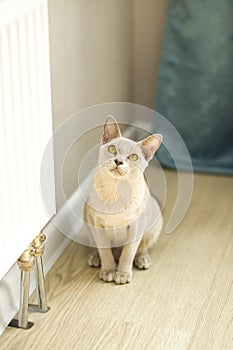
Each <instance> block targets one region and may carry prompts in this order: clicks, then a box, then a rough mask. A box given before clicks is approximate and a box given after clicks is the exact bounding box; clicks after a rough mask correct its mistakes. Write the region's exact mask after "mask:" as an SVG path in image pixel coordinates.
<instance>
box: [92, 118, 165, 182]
mask: <svg viewBox="0 0 233 350" xmlns="http://www.w3.org/2000/svg"><path fill="white" fill-rule="evenodd" d="M162 139H163V138H162V135H160V134H154V135H151V136H149V137H147V138H146V139H144V140H142V141H139V142H136V141H133V140H130V139H128V138H125V137H123V136H122V135H121V131H120V129H119V126H118V124H117V121H116V120H115V118H113V117H112V116H108V117H107V118H106V120H105V124H104V133H103V136H102V145H101V146H100V150H99V167H100V168H101V169H102V171H103V172H104V173H105V174H108V175H109V176H111V177H113V178H116V179H117V178H119V179H122V178H124V177H127V176H129V175H130V176H137V175H138V174H140V173H142V172H144V170H145V168H146V167H147V165H148V163H149V161H150V160H151V159H152V157H153V156H154V154H155V152H156V151H157V149H158V148H159V146H160V144H161V142H162Z"/></svg>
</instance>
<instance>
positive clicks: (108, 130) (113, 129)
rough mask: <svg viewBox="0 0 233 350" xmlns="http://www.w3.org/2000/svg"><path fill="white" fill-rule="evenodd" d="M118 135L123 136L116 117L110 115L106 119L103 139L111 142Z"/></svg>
mask: <svg viewBox="0 0 233 350" xmlns="http://www.w3.org/2000/svg"><path fill="white" fill-rule="evenodd" d="M117 137H121V131H120V129H119V126H118V124H117V121H116V119H115V118H114V117H112V116H111V115H109V116H108V117H107V118H106V119H105V124H104V133H103V136H102V139H101V140H102V143H106V142H109V141H111V140H112V139H115V138H117Z"/></svg>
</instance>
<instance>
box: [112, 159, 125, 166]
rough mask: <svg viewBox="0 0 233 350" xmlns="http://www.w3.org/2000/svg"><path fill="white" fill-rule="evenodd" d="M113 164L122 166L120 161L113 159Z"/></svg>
mask: <svg viewBox="0 0 233 350" xmlns="http://www.w3.org/2000/svg"><path fill="white" fill-rule="evenodd" d="M114 162H115V163H116V166H118V165H122V164H123V162H121V161H120V160H118V159H115V160H114Z"/></svg>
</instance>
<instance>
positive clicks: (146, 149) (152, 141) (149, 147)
mask: <svg viewBox="0 0 233 350" xmlns="http://www.w3.org/2000/svg"><path fill="white" fill-rule="evenodd" d="M162 142H163V136H162V135H160V134H154V135H151V136H149V137H147V138H146V139H144V140H142V141H140V142H139V143H138V144H139V146H140V147H141V148H142V152H143V154H144V157H145V159H146V160H147V161H149V160H151V158H152V157H153V155H154V154H155V152H156V151H157V149H158V148H159V146H160V145H161V143H162Z"/></svg>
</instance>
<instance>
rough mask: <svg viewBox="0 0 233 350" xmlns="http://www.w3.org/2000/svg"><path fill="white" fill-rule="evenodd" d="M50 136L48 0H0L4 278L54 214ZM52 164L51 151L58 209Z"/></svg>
mask: <svg viewBox="0 0 233 350" xmlns="http://www.w3.org/2000/svg"><path fill="white" fill-rule="evenodd" d="M51 135H52V114H51V92H50V67H49V44H48V15H47V1H45V0H40V1H39V0H28V1H25V0H0V279H1V278H2V276H3V275H4V274H5V273H6V272H7V271H8V270H9V268H10V267H11V266H12V265H13V264H14V262H15V261H16V260H17V258H18V257H19V255H20V254H21V253H22V252H23V250H24V249H25V248H26V246H27V245H28V244H29V243H30V242H31V241H32V240H33V239H34V237H35V236H36V235H37V234H38V233H39V231H40V230H41V229H42V228H43V227H44V226H45V225H46V223H47V222H48V221H49V219H50V218H49V217H48V216H47V213H46V210H45V209H44V206H43V203H42V200H41V195H40V163H41V158H42V155H43V152H44V149H45V146H46V144H47V142H48V140H49V138H50V137H51ZM53 166H54V164H53V154H52V152H51V154H50V158H49V162H48V169H47V171H48V188H50V190H51V203H52V204H51V205H52V207H53V211H54V213H55V191H54V169H53ZM50 213H51V208H50Z"/></svg>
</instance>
